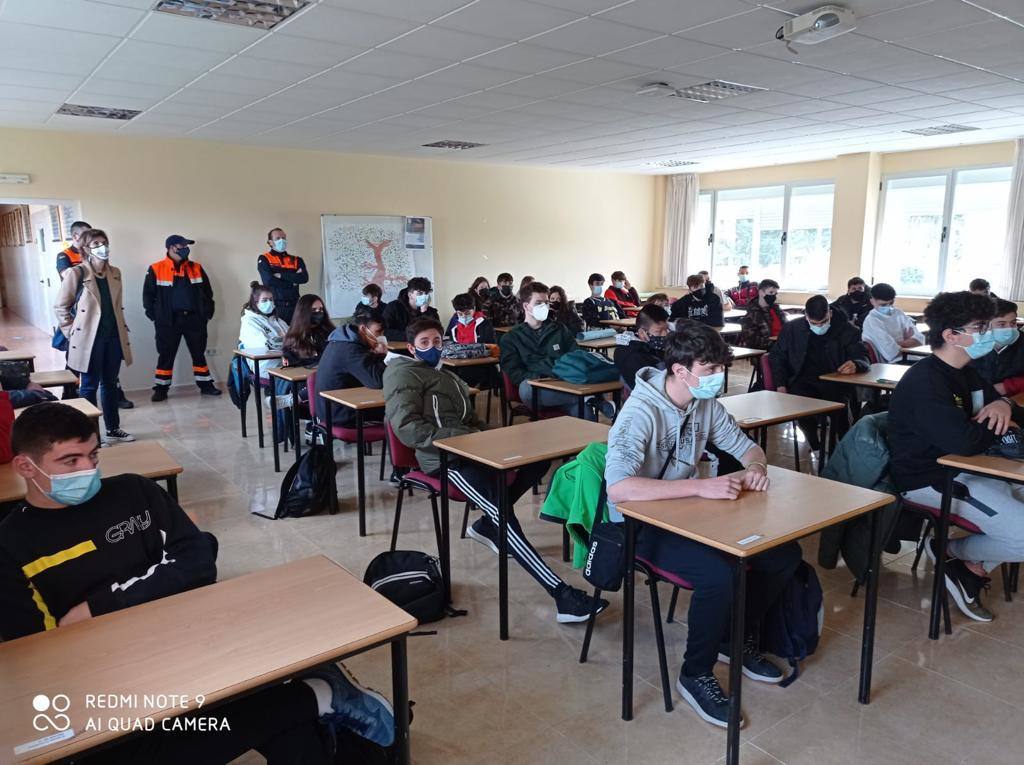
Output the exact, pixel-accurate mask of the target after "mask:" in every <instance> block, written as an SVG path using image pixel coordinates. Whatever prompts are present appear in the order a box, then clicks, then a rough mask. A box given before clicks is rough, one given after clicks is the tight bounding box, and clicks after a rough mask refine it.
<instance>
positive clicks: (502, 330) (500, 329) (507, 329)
mask: <svg viewBox="0 0 1024 765" xmlns="http://www.w3.org/2000/svg"><path fill="white" fill-rule="evenodd" d="M513 329H514V325H513V326H512V327H495V328H494V331H495V332H496V333H497V334H499V335H504V334H505V333H506V332H511V331H512V330H513Z"/></svg>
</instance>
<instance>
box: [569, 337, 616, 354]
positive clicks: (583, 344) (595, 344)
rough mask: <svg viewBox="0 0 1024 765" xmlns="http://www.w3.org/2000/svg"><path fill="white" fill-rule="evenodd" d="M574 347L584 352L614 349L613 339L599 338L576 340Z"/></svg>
mask: <svg viewBox="0 0 1024 765" xmlns="http://www.w3.org/2000/svg"><path fill="white" fill-rule="evenodd" d="M576 345H577V346H578V347H580V348H583V349H584V350H591V351H597V350H601V349H602V348H614V347H615V345H616V343H615V338H614V337H599V338H597V339H596V340H577V341H576Z"/></svg>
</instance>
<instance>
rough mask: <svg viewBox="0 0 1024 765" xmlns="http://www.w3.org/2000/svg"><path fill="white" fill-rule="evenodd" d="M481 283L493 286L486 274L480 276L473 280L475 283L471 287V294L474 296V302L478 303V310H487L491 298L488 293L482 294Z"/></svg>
mask: <svg viewBox="0 0 1024 765" xmlns="http://www.w3.org/2000/svg"><path fill="white" fill-rule="evenodd" d="M481 284H486V285H487V286H488V287H490V286H491V282H490V280H488V278H487V277H486V276H478V277H476V278H475V279H474V280H473V283H472V284H471V285H470V287H469V294H470V295H472V296H473V303H474V304H475V305H476V310H478V311H486V309H487V307H488V305H489V304H490V302H491V300H490V298H489V297H488V296H487V295H483V296H481V295H480V293H479V292H477V290H478V289H480V285H481Z"/></svg>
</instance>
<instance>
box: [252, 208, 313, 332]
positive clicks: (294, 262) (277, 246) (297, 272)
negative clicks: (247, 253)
mask: <svg viewBox="0 0 1024 765" xmlns="http://www.w3.org/2000/svg"><path fill="white" fill-rule="evenodd" d="M267 246H268V249H267V251H266V252H265V253H263V254H262V255H260V257H259V260H257V261H256V268H257V269H258V270H259V272H260V279H261V280H262V281H263V286H264V287H269V288H270V290H271V291H272V292H273V293H274V304H275V306H276V307H277V315H278V316H280V317H281V318H282V319H283V320H284V321H285V322H291V320H292V312H293V311H294V310H295V303H296V302H297V301H298V299H299V285H300V284H305V283H306V282H308V281H309V271H307V270H306V263H305V261H304V260H303V259H302V258H298V257H296V256H294V255H289V254H288V237H287V235H286V234H285V233H284V229H281V228H272V229H270V231H269V232H268V233H267Z"/></svg>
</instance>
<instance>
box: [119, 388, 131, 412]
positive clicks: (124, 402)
mask: <svg viewBox="0 0 1024 765" xmlns="http://www.w3.org/2000/svg"><path fill="white" fill-rule="evenodd" d="M117 408H118V409H134V408H135V404H133V403H132V402H131V401H129V400H128V399H126V398H125V397H124V391H123V390H119V391H118V392H117Z"/></svg>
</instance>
